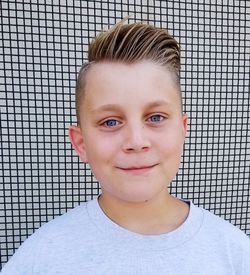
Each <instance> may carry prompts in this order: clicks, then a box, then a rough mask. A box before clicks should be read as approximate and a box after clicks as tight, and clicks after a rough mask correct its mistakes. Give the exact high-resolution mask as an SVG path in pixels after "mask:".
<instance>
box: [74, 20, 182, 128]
mask: <svg viewBox="0 0 250 275" xmlns="http://www.w3.org/2000/svg"><path fill="white" fill-rule="evenodd" d="M143 60H144V61H151V62H152V63H155V64H157V65H159V66H161V67H162V68H165V69H166V71H167V72H169V73H170V74H171V76H172V78H173V81H174V82H175V83H176V88H177V92H178V93H179V96H180V104H181V110H182V99H181V90H180V78H179V75H180V49H179V46H178V43H177V41H176V40H175V39H174V38H173V37H172V36H171V35H170V34H169V33H168V31H167V30H164V29H160V28H156V27H154V26H152V25H148V24H143V23H134V24H127V25H124V24H123V21H121V22H119V23H118V24H117V25H115V26H114V27H113V28H111V29H110V30H108V31H105V32H102V33H100V34H99V35H98V36H97V37H96V38H95V39H94V40H93V41H92V43H91V44H90V47H89V51H88V62H87V63H84V64H83V66H82V68H81V69H80V72H79V74H78V79H77V83H76V116H77V122H78V125H80V111H81V105H82V104H81V103H82V101H83V100H84V96H85V85H86V76H87V73H88V71H89V69H90V68H91V67H92V66H93V65H94V64H97V63H104V62H112V63H122V64H135V63H138V62H140V61H143Z"/></svg>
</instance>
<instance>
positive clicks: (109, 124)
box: [103, 119, 119, 128]
mask: <svg viewBox="0 0 250 275" xmlns="http://www.w3.org/2000/svg"><path fill="white" fill-rule="evenodd" d="M118 124H119V122H118V121H117V120H115V119H108V120H106V121H105V122H104V123H103V125H104V126H106V127H109V128H112V127H115V126H117V125H118Z"/></svg>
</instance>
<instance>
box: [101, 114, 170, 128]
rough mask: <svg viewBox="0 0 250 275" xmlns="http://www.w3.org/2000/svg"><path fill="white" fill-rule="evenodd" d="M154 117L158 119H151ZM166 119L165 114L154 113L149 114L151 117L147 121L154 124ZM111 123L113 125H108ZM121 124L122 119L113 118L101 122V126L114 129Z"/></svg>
mask: <svg viewBox="0 0 250 275" xmlns="http://www.w3.org/2000/svg"><path fill="white" fill-rule="evenodd" d="M154 117H157V118H158V120H150V119H152V118H154ZM165 119H167V117H166V116H163V115H161V114H153V115H151V116H149V117H148V118H147V120H146V121H147V122H148V123H150V124H153V125H154V124H158V123H161V122H162V121H164V120H165ZM110 123H111V125H108V124H110ZM120 124H122V122H120V121H119V120H117V119H114V118H112V119H107V120H105V121H104V122H102V123H101V126H103V127H105V128H108V129H112V128H116V127H118V126H119V125H120Z"/></svg>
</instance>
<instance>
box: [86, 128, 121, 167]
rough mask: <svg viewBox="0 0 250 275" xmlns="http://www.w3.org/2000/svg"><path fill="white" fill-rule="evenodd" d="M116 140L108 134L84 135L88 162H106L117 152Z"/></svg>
mask: <svg viewBox="0 0 250 275" xmlns="http://www.w3.org/2000/svg"><path fill="white" fill-rule="evenodd" d="M117 147H118V142H117V141H116V139H114V138H113V137H110V136H105V135H101V136H100V135H98V134H97V133H93V134H92V135H90V136H88V137H86V153H87V157H88V160H89V162H90V163H91V162H92V163H93V164H95V163H97V162H102V163H106V162H109V160H110V159H112V158H113V157H114V156H115V155H116V153H117Z"/></svg>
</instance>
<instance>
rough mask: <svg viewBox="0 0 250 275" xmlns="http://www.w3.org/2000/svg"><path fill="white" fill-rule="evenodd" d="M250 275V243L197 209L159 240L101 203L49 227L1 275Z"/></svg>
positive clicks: (75, 211)
mask: <svg viewBox="0 0 250 275" xmlns="http://www.w3.org/2000/svg"><path fill="white" fill-rule="evenodd" d="M16 274H18V275H30V274H35V275H40V274H41V275H45V274H46V275H51V274H60V275H64V274H74V275H78V274H86V275H88V274H94V275H98V274H102V275H106V274H108V275H111V274H115V275H118V274H119V275H123V274H124V275H125V274H136V275H140V274H141V275H147V274H156V275H158V274H173V275H177V274H178V275H183V274H185V275H191V274H192V275H196V274H197V275H206V274H207V275H211V274H220V275H223V274H225V275H230V274H237V275H240V274H242V275H243V274H244V275H248V274H250V239H249V238H248V237H247V236H246V235H245V234H244V233H243V232H241V231H240V230H239V229H238V228H236V227H235V226H233V225H231V224H230V223H228V222H226V221H224V220H223V219H221V218H219V217H217V216H215V215H213V214H212V213H210V212H208V211H206V210H204V209H202V208H199V207H196V206H194V205H193V204H192V203H191V202H190V211H189V215H188V218H187V219H186V221H185V222H184V223H183V224H182V225H181V226H180V227H179V228H177V229H176V230H174V231H172V232H170V233H166V234H162V235H155V236H145V235H141V234H138V233H133V232H130V231H128V230H126V229H124V228H122V227H120V226H119V225H117V224H115V223H114V222H113V221H111V220H110V219H109V218H108V217H107V216H106V215H105V214H104V213H103V211H102V210H101V208H100V207H99V204H98V201H97V199H95V200H93V201H90V202H87V203H82V204H81V205H80V206H78V207H76V208H75V209H73V210H70V211H69V212H68V213H66V214H64V215H62V216H61V217H58V218H56V219H54V220H52V221H51V222H49V223H47V224H45V225H44V226H42V227H41V228H40V229H38V230H37V231H36V233H35V234H33V235H32V236H31V237H30V238H28V239H27V240H26V241H25V242H24V243H23V244H22V245H21V247H20V248H19V249H18V251H17V252H16V253H15V254H14V256H13V257H12V258H11V259H10V261H9V262H8V263H7V264H6V265H5V266H4V268H3V271H2V275H16Z"/></svg>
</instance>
